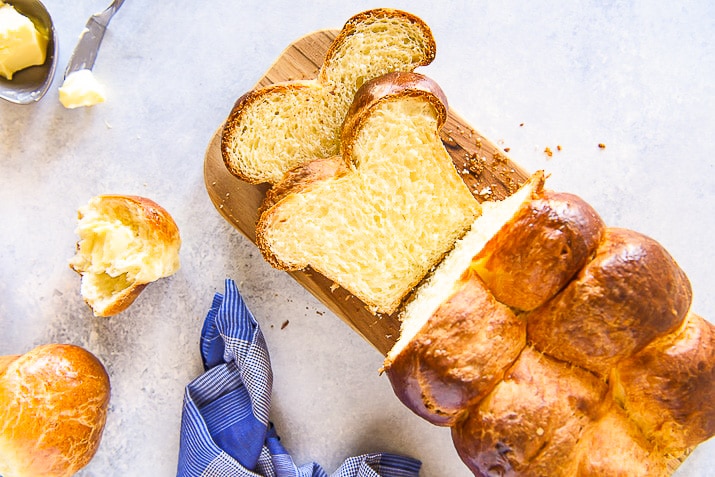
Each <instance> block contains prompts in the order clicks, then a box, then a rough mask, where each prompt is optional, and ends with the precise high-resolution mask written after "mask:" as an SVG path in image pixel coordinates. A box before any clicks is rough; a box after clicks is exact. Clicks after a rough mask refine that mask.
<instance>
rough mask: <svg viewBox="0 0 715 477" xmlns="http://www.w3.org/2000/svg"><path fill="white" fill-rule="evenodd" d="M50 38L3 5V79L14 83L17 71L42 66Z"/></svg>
mask: <svg viewBox="0 0 715 477" xmlns="http://www.w3.org/2000/svg"><path fill="white" fill-rule="evenodd" d="M48 38H49V37H48V35H47V34H43V33H41V32H40V31H38V30H37V28H35V25H34V24H33V23H32V20H30V19H29V18H27V17H26V16H24V15H22V14H21V13H19V12H18V11H17V10H15V7H13V6H12V5H8V4H6V3H3V2H2V1H0V75H1V76H4V77H5V78H7V79H9V80H11V79H12V75H13V74H15V73H16V72H17V71H20V70H23V69H25V68H28V67H30V66H35V65H41V64H43V63H44V62H45V56H46V54H47V41H48Z"/></svg>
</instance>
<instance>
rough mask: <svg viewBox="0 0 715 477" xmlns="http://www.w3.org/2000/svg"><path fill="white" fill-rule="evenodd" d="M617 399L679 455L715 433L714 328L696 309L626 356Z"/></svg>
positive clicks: (616, 380) (618, 373)
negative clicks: (678, 324) (676, 327)
mask: <svg viewBox="0 0 715 477" xmlns="http://www.w3.org/2000/svg"><path fill="white" fill-rule="evenodd" d="M611 383H612V387H613V390H614V398H615V399H616V401H617V402H619V403H620V404H621V405H622V406H623V407H624V408H625V410H626V412H628V414H629V415H630V417H631V419H633V420H634V421H635V422H636V423H637V424H638V425H639V426H640V427H641V429H642V431H643V432H644V433H645V435H646V436H647V437H648V438H649V439H651V440H653V442H654V443H655V444H656V446H657V447H658V448H659V449H660V450H661V451H662V452H666V453H669V454H673V455H676V456H677V455H679V454H682V453H683V452H685V451H687V450H689V449H691V448H693V447H695V446H696V445H698V444H699V443H700V442H702V441H704V440H706V439H708V438H710V437H711V436H713V435H715V326H714V325H713V324H712V323H709V322H708V321H706V320H704V319H703V318H701V317H699V316H697V315H695V314H694V313H690V314H688V317H687V318H686V320H685V323H683V326H682V327H681V328H680V329H679V330H677V331H676V332H674V333H671V334H669V335H666V336H665V337H663V338H661V339H659V340H656V341H654V342H652V343H651V344H649V345H648V346H647V347H645V348H644V349H643V350H642V351H640V352H639V353H637V354H636V355H634V356H633V357H631V358H628V359H626V360H624V361H623V362H622V363H620V364H619V366H618V367H617V368H616V369H615V370H614V372H613V373H612V375H611Z"/></svg>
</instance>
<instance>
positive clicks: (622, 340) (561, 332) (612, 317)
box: [527, 228, 692, 377]
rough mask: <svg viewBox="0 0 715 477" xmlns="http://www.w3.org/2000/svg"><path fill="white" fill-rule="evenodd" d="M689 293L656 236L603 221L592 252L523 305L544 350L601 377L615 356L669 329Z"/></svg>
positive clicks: (682, 312) (632, 350) (680, 316)
mask: <svg viewBox="0 0 715 477" xmlns="http://www.w3.org/2000/svg"><path fill="white" fill-rule="evenodd" d="M646 297H647V298H646ZM691 297H692V292H691V288H690V282H689V281H688V279H687V277H686V276H685V273H684V272H683V271H682V270H681V269H680V267H679V266H678V264H677V263H676V262H675V260H673V258H672V257H671V256H670V254H668V252H667V251H666V250H665V249H664V248H663V247H662V246H661V245H660V244H659V243H657V242H656V241H655V240H653V239H650V238H648V237H646V236H644V235H642V234H639V233H637V232H633V231H630V230H625V229H618V228H609V229H607V231H606V234H605V239H604V241H603V242H602V243H601V244H600V246H599V248H598V250H597V253H596V256H595V258H594V259H593V260H592V261H590V262H589V263H588V264H587V265H586V266H585V267H584V268H583V269H582V270H581V271H580V272H579V274H578V275H577V276H576V277H575V278H574V280H573V281H572V282H570V283H569V284H568V285H567V286H566V288H564V290H563V291H561V293H559V294H558V295H557V296H556V297H554V298H553V299H552V300H551V301H549V302H547V303H546V304H545V305H543V306H542V307H540V308H537V309H536V310H534V311H533V312H531V313H529V315H528V316H527V322H528V325H527V326H528V328H527V333H528V336H529V339H530V340H531V341H532V342H533V343H534V345H535V346H536V347H537V348H539V349H540V350H542V351H544V352H546V353H547V354H550V355H552V356H555V357H556V358H558V359H562V360H564V361H568V362H571V363H574V364H576V365H578V366H582V367H584V368H586V369H589V370H592V371H594V372H596V373H598V374H600V375H601V376H603V377H606V376H608V373H609V372H610V369H611V368H612V367H613V366H615V365H616V364H617V363H618V362H619V361H620V360H622V359H623V358H625V357H627V356H630V355H631V354H633V353H635V352H637V351H639V350H641V349H642V348H643V347H645V346H646V345H647V344H648V343H650V342H651V341H653V340H654V339H655V338H657V337H659V336H662V335H665V334H666V333H668V332H670V331H673V330H674V329H676V328H677V327H678V326H679V325H680V324H681V322H682V320H683V319H684V318H685V314H686V313H687V311H688V309H689V307H690V302H691Z"/></svg>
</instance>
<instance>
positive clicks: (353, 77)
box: [221, 8, 436, 184]
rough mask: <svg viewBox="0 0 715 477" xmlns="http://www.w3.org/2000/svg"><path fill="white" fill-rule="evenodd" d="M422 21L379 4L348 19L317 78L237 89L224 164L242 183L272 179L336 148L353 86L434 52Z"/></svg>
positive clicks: (424, 61)
mask: <svg viewBox="0 0 715 477" xmlns="http://www.w3.org/2000/svg"><path fill="white" fill-rule="evenodd" d="M435 51H436V46H435V42H434V38H433V37H432V32H431V31H430V29H429V27H428V26H427V25H426V24H425V23H424V22H423V21H422V20H421V19H419V18H417V17H415V16H414V15H411V14H409V13H406V12H402V11H399V10H392V9H387V8H379V9H374V10H368V11H365V12H362V13H359V14H357V15H355V16H354V17H352V18H350V19H349V20H348V21H347V22H346V23H345V26H344V27H343V28H342V30H341V31H340V33H339V34H338V36H337V37H336V38H335V40H334V41H333V43H332V45H331V46H330V48H329V49H328V51H327V53H326V55H325V60H324V61H323V64H322V66H321V68H320V70H319V72H318V74H317V77H316V78H315V79H313V80H308V81H288V82H282V83H276V84H273V85H271V86H267V87H264V88H258V89H255V90H252V91H249V92H248V93H246V94H245V95H243V96H241V97H240V98H239V99H238V100H237V101H236V104H235V105H234V107H233V109H232V110H231V112H230V114H229V116H228V119H227V120H226V122H225V124H224V128H223V131H222V136H221V152H222V155H223V159H224V162H225V163H226V167H227V168H228V170H229V171H230V172H231V173H232V174H234V175H236V176H237V177H238V178H240V179H242V180H244V181H246V182H249V183H262V182H269V183H271V184H273V183H276V182H278V181H279V180H281V178H282V177H283V174H284V173H286V172H287V171H288V170H290V169H292V168H294V167H297V166H299V165H301V164H303V163H305V162H308V161H312V160H313V159H315V158H321V157H330V156H334V155H336V154H339V153H340V130H341V128H342V124H343V120H344V118H345V115H346V113H347V111H348V108H349V107H350V105H351V103H352V101H353V97H354V96H355V93H356V91H357V90H358V88H359V87H360V86H361V85H362V84H363V83H365V82H366V81H368V80H370V79H372V78H375V77H377V76H380V75H382V74H384V73H388V72H392V71H413V70H414V69H415V68H417V67H418V66H422V65H427V64H429V63H431V62H432V60H433V59H434V57H435Z"/></svg>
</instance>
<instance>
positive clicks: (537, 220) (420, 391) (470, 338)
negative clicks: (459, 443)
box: [385, 174, 605, 426]
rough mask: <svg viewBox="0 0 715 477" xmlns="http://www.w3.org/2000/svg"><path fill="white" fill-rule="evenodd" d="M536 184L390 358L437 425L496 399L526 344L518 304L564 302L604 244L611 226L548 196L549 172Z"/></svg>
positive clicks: (572, 200)
mask: <svg viewBox="0 0 715 477" xmlns="http://www.w3.org/2000/svg"><path fill="white" fill-rule="evenodd" d="M533 180H534V181H536V185H535V186H534V188H533V190H534V191H533V192H532V193H531V195H530V196H528V197H527V198H526V200H525V201H524V202H523V203H522V204H521V205H520V206H519V207H518V209H517V211H516V213H515V214H514V215H513V216H512V217H511V218H510V219H509V220H508V221H507V222H506V223H505V224H504V225H502V226H501V228H500V229H499V231H498V233H497V234H496V235H495V236H494V237H492V238H491V239H490V240H489V241H488V242H487V243H486V245H485V246H484V248H483V249H482V250H481V251H478V250H475V251H474V254H475V255H474V258H473V259H472V261H471V263H468V264H466V265H467V268H466V270H465V272H464V273H463V275H462V276H461V277H460V279H459V281H458V282H457V283H456V284H455V285H454V286H453V291H452V295H451V296H450V297H449V298H448V299H446V300H445V301H444V302H443V303H442V305H441V306H440V307H439V308H438V309H437V311H436V312H435V313H434V314H433V315H432V316H431V317H430V318H429V320H428V322H427V323H426V324H425V325H424V327H423V328H422V330H421V331H420V332H419V333H418V334H417V336H416V337H415V339H413V340H411V341H410V342H409V343H408V344H407V346H406V348H405V349H403V350H402V351H400V353H399V354H397V356H396V357H394V358H392V359H391V358H390V357H389V356H388V359H387V360H386V361H385V370H386V371H387V375H388V377H389V378H390V380H391V382H392V385H393V389H394V390H395V393H396V394H397V396H398V397H399V398H400V399H401V400H402V401H403V402H404V403H405V404H406V405H407V406H408V407H409V408H410V409H412V410H413V411H415V412H416V413H417V414H418V415H420V416H421V417H423V418H425V419H427V420H428V421H430V422H432V423H433V424H437V425H446V426H449V425H452V424H454V422H456V421H457V420H459V419H460V418H461V415H462V414H463V413H464V412H465V410H466V409H467V408H468V405H469V404H470V403H472V402H476V401H479V400H480V399H482V398H483V397H484V396H486V395H487V394H488V393H489V391H490V390H491V388H492V387H493V386H494V384H496V383H497V382H498V381H499V380H500V379H501V376H502V374H503V372H504V370H505V369H506V368H507V367H509V366H510V365H511V364H512V363H513V362H514V361H515V360H516V358H517V357H518V355H519V353H520V352H521V350H522V349H523V348H524V346H525V345H526V320H525V319H524V318H523V316H517V315H516V314H515V313H517V312H518V310H517V309H518V308H520V307H519V306H517V305H524V304H525V303H529V306H533V305H534V303H543V302H545V301H547V300H548V299H549V298H551V297H552V296H553V295H555V294H556V292H558V291H559V290H560V289H561V288H563V287H564V286H565V285H566V284H567V283H568V282H569V280H571V278H572V277H573V275H574V274H575V273H576V272H577V271H578V270H579V269H580V268H582V267H583V266H584V265H585V263H586V262H587V260H588V259H589V258H590V257H592V256H593V255H594V253H595V251H596V247H597V246H598V244H599V242H600V240H601V238H602V237H603V234H604V231H605V226H604V224H603V221H602V220H601V218H600V217H599V216H598V215H597V214H596V213H595V211H593V209H592V208H591V207H590V206H588V205H587V204H586V203H585V202H584V201H583V200H582V199H581V198H579V197H576V196H573V195H571V194H562V193H554V192H553V191H549V190H545V189H543V177H542V176H541V175H540V174H537V175H535V177H534V178H533ZM486 270H488V273H485V271H486ZM442 285H444V284H442V283H437V284H435V286H442ZM449 285H450V286H452V285H451V284H449ZM428 286H430V285H429V284H426V285H425V287H428ZM493 287H497V288H498V289H499V290H500V292H501V293H500V294H499V295H498V296H497V294H496V293H494V288H493ZM416 293H417V294H419V293H421V290H420V289H419V288H418V289H417V290H416ZM499 298H501V300H500V299H499ZM507 304H508V305H510V306H511V307H514V310H512V308H510V307H509V306H507ZM522 307H524V306H522ZM402 319H403V320H409V319H410V316H405V315H403V316H402ZM460 343H470V345H469V346H462V345H460Z"/></svg>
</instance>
